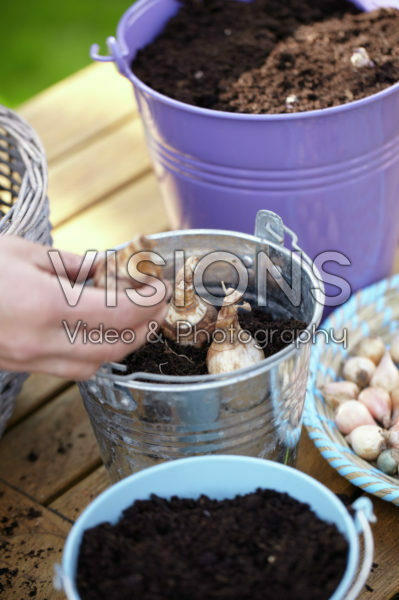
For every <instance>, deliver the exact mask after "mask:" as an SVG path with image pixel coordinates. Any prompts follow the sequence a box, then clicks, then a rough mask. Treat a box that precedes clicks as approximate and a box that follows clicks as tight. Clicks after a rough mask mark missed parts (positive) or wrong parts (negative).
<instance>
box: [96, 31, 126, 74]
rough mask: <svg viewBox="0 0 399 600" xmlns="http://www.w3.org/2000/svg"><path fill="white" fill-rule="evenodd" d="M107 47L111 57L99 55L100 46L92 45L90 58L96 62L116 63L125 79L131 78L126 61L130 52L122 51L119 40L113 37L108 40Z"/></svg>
mask: <svg viewBox="0 0 399 600" xmlns="http://www.w3.org/2000/svg"><path fill="white" fill-rule="evenodd" d="M107 46H108V50H109V55H107V56H102V55H101V54H100V53H99V52H100V46H99V45H98V44H92V46H91V48H90V58H91V59H92V60H94V61H96V62H115V63H116V65H117V67H118V69H119V71H120V73H121V74H122V75H124V76H125V77H127V78H129V68H128V66H127V64H126V60H125V58H126V56H127V54H128V52H127V51H125V52H123V51H122V49H121V47H120V46H119V44H118V41H117V39H116V38H115V37H114V36H113V35H111V36H109V37H108V38H107Z"/></svg>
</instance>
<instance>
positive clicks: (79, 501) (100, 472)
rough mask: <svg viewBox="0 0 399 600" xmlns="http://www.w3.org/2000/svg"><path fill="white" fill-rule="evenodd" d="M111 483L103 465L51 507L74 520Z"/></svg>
mask: <svg viewBox="0 0 399 600" xmlns="http://www.w3.org/2000/svg"><path fill="white" fill-rule="evenodd" d="M110 485H111V483H110V480H109V478H108V475H107V471H106V469H105V467H104V466H101V467H99V468H98V469H96V470H95V471H94V472H93V473H91V474H90V475H89V476H88V477H86V478H85V479H83V480H82V481H80V482H79V483H78V484H76V485H75V486H73V487H72V488H71V489H70V490H68V491H67V492H65V493H64V494H62V496H60V497H59V498H57V499H56V500H55V501H54V502H52V503H51V504H50V508H53V509H54V510H56V511H57V512H58V513H60V514H62V515H63V516H65V517H67V518H68V519H71V520H73V521H74V520H75V519H77V517H78V516H79V515H80V514H81V512H82V511H83V510H84V509H85V508H86V506H87V505H88V504H90V502H91V501H92V500H94V498H96V497H97V496H98V495H99V494H101V492H103V491H104V490H105V489H107V488H108V487H109V486H110Z"/></svg>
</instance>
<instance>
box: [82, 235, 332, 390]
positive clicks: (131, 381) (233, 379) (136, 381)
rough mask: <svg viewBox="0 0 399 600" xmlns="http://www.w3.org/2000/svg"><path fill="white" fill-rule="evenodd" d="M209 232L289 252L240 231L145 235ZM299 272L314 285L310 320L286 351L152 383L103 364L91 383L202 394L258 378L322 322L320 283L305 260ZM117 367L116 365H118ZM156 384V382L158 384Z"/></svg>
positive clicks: (303, 343) (159, 377)
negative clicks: (240, 365) (251, 362)
mask: <svg viewBox="0 0 399 600" xmlns="http://www.w3.org/2000/svg"><path fill="white" fill-rule="evenodd" d="M209 233H212V234H213V235H223V236H226V235H227V236H229V237H235V238H237V239H245V240H247V241H251V242H253V243H254V244H259V243H263V244H267V245H268V246H270V247H272V248H274V249H275V250H277V251H280V252H291V250H290V249H289V248H287V247H285V246H280V245H279V244H276V243H274V242H271V241H270V240H268V239H267V240H266V239H262V238H261V237H258V236H256V235H251V234H248V233H244V232H240V231H229V230H225V229H178V230H174V231H164V232H161V233H154V234H151V235H148V236H147V237H148V238H149V239H153V240H155V241H157V240H162V239H168V238H170V237H175V236H179V235H182V236H198V235H209ZM128 243H129V242H125V243H123V244H120V245H119V246H117V247H116V248H115V249H116V250H117V249H119V248H123V247H124V246H126V245H127V244H128ZM292 259H293V260H295V261H297V262H298V261H299V258H298V256H297V255H296V254H295V253H293V254H292ZM301 270H304V271H305V272H306V274H307V276H308V278H309V280H310V282H311V285H312V286H313V287H312V288H311V289H312V290H313V291H314V296H315V297H314V307H313V313H312V318H311V320H310V322H309V323H308V324H307V326H306V328H305V329H304V330H303V331H302V332H301V333H300V334H299V335H298V336H297V338H296V339H295V340H294V341H293V342H291V343H290V344H287V346H285V348H282V349H281V350H279V352H276V353H275V354H272V355H271V356H269V357H268V358H265V359H263V360H262V361H260V362H259V363H256V364H255V365H253V366H249V367H244V368H242V369H236V370H235V371H232V372H231V373H222V374H219V375H210V374H209V373H208V374H205V375H197V376H174V377H173V376H170V375H155V377H154V380H153V381H148V380H147V381H143V379H144V377H146V376H148V375H153V374H148V373H142V374H141V375H140V377H138V376H137V375H138V374H137V373H131V374H129V375H124V374H123V373H119V374H116V373H112V372H111V370H110V368H109V367H111V368H112V366H113V365H112V363H106V365H105V369H104V368H100V369H99V370H98V371H97V372H96V373H95V374H94V375H93V376H92V377H91V378H90V379H89V382H90V381H94V382H96V383H101V384H102V383H103V381H104V379H105V380H110V381H112V382H114V383H116V384H118V385H120V386H122V387H126V388H129V389H138V390H145V391H153V392H192V391H203V390H205V389H209V388H210V387H211V388H213V389H214V388H218V387H223V386H226V385H230V384H231V383H235V384H236V383H239V382H241V381H245V380H248V379H252V377H257V376H258V375H259V374H260V373H262V372H267V371H269V370H271V369H272V368H273V367H275V366H276V365H277V364H279V363H280V362H282V361H284V360H286V359H287V358H289V357H290V356H291V355H292V354H294V353H295V351H296V350H297V349H298V348H297V346H298V344H299V345H300V346H301V347H302V346H307V345H309V344H310V343H311V339H312V337H311V336H312V332H313V330H314V329H316V328H317V327H318V326H319V324H320V322H321V319H322V314H323V310H324V305H323V301H322V299H323V290H322V288H323V284H322V282H321V280H320V281H319V280H318V279H317V278H316V276H315V274H314V272H313V271H312V269H311V268H310V265H309V264H308V263H307V262H306V260H305V259H303V260H301ZM305 335H306V336H309V338H308V340H307V341H301V340H300V338H301V336H302V337H304V336H305ZM117 364H118V365H119V363H117ZM158 381H159V383H158ZM81 383H82V385H85V384H87V383H88V382H81Z"/></svg>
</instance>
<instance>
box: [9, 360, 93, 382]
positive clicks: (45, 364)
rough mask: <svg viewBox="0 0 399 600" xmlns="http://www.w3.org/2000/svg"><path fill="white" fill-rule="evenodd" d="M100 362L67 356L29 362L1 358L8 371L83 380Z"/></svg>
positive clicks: (90, 374) (89, 375) (88, 376)
mask: <svg viewBox="0 0 399 600" xmlns="http://www.w3.org/2000/svg"><path fill="white" fill-rule="evenodd" d="M99 366H100V363H94V362H85V361H81V360H79V361H78V360H70V359H67V358H38V359H36V360H33V361H29V362H13V361H10V360H3V359H0V368H1V369H4V370H7V371H15V372H20V373H21V372H27V373H45V374H46V375H55V376H56V377H62V378H64V379H72V380H74V381H83V380H86V379H89V378H90V377H91V376H92V375H94V373H95V372H96V371H97V370H98V368H99Z"/></svg>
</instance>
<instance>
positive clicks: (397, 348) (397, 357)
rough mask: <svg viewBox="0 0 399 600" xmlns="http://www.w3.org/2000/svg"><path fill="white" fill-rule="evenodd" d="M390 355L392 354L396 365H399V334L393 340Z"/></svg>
mask: <svg viewBox="0 0 399 600" xmlns="http://www.w3.org/2000/svg"><path fill="white" fill-rule="evenodd" d="M390 353H391V356H392V359H393V360H394V361H395V362H396V363H399V334H398V333H397V334H396V335H395V336H394V337H393V338H392V342H391V349H390Z"/></svg>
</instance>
